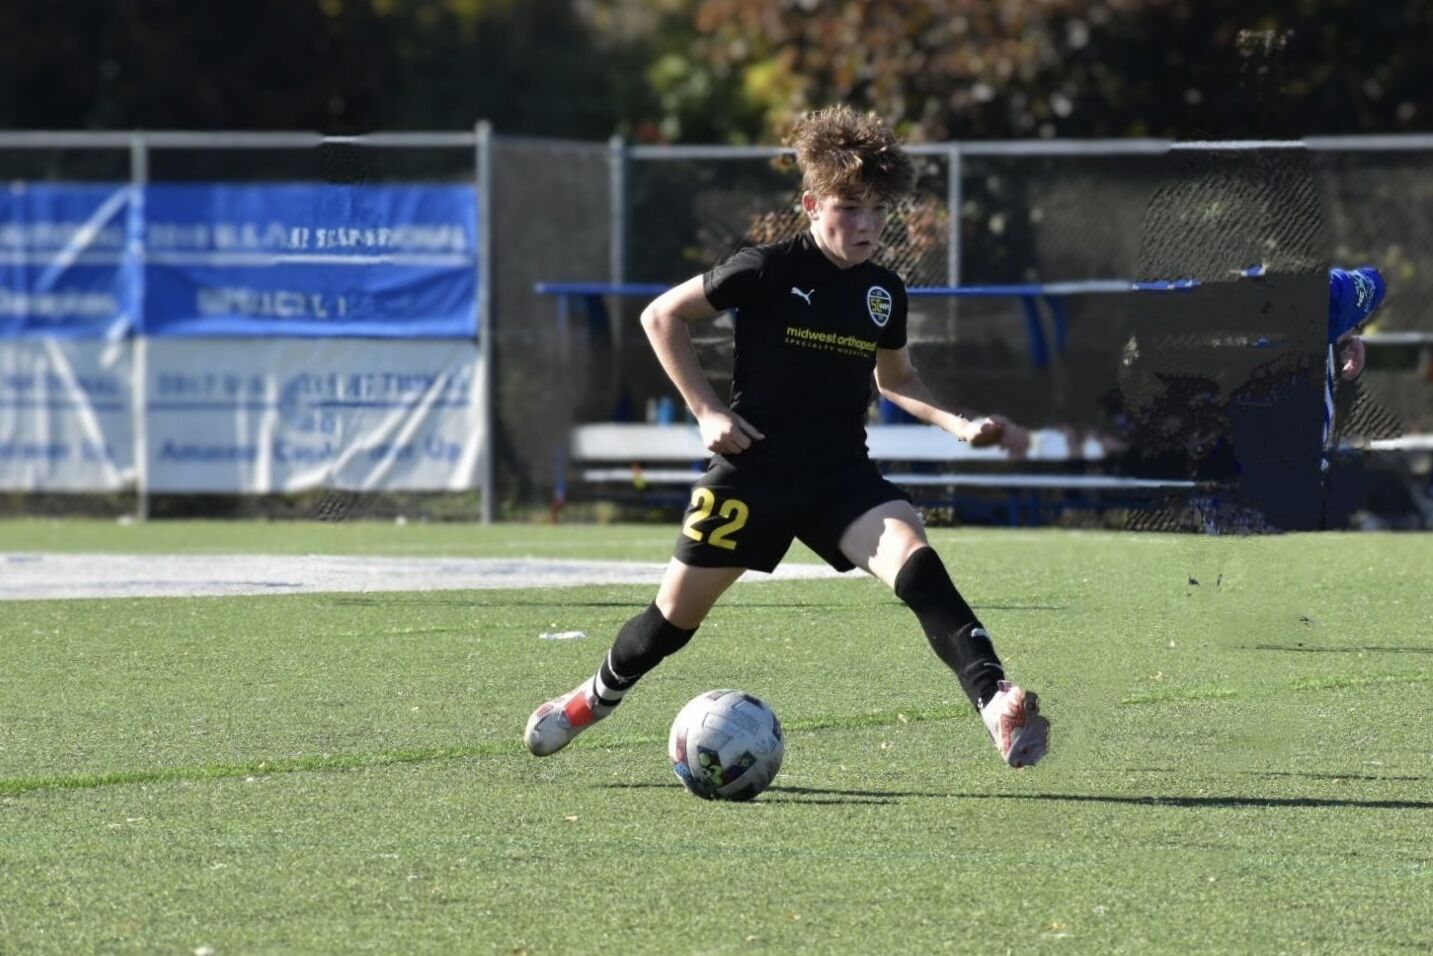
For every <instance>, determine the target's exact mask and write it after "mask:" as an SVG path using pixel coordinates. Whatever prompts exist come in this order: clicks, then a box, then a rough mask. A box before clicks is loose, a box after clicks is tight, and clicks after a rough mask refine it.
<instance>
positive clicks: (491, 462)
mask: <svg viewBox="0 0 1433 956" xmlns="http://www.w3.org/2000/svg"><path fill="white" fill-rule="evenodd" d="M476 132H477V142H476V145H475V146H474V154H473V175H474V179H475V185H476V187H477V198H478V303H477V310H478V348H479V356H480V359H481V365H482V383H481V388H482V394H481V396H480V399H481V401H482V403H483V449H482V473H481V475H479V478H478V483H479V493H480V494H481V495H482V503H481V508H482V511H481V518H482V523H483V524H492V523H493V520H494V518H495V517H496V515H497V508H496V505H495V503H494V501H493V495H494V494H495V491H496V487H497V461H496V460H495V450H496V448H497V440H496V432H497V422H498V416H497V408H496V407H495V402H496V399H497V394H498V389H497V383H496V381H495V380H496V370H495V368H494V367H493V354H494V351H495V348H494V346H495V344H496V342H495V339H496V331H497V330H496V329H494V328H493V202H492V195H493V125H492V123H490V122H488V121H487V120H482V121H481V122H479V123H478V125H477V127H476Z"/></svg>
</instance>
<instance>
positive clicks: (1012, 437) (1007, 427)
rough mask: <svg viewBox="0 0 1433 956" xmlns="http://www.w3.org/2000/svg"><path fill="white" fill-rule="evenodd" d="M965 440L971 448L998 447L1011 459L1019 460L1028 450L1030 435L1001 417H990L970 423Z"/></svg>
mask: <svg viewBox="0 0 1433 956" xmlns="http://www.w3.org/2000/svg"><path fill="white" fill-rule="evenodd" d="M965 440H966V441H967V442H969V443H970V447H971V448H988V447H990V446H991V445H999V446H1000V447H1001V448H1004V449H1005V450H1006V451H1008V452H1009V453H1010V456H1011V457H1012V458H1021V457H1023V456H1024V455H1025V452H1027V451H1028V450H1029V448H1030V433H1029V432H1027V431H1026V430H1025V429H1023V428H1021V427H1020V426H1019V425H1017V424H1015V423H1014V422H1012V421H1010V420H1009V419H1007V418H1005V417H1004V416H1003V415H990V416H987V417H986V418H981V419H978V420H976V421H974V422H972V423H971V427H970V430H969V432H968V433H967V434H966V436H965Z"/></svg>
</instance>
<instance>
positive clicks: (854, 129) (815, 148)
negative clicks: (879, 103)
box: [787, 105, 916, 203]
mask: <svg viewBox="0 0 1433 956" xmlns="http://www.w3.org/2000/svg"><path fill="white" fill-rule="evenodd" d="M787 143H788V145H790V146H793V147H795V149H796V165H797V166H798V167H800V169H801V188H802V189H805V190H808V191H810V192H812V193H815V194H816V195H818V196H838V197H840V198H842V199H865V198H869V197H874V198H877V199H880V200H883V201H886V202H892V203H894V202H897V201H899V200H901V199H904V198H905V197H906V196H908V195H910V194H911V192H913V191H914V189H915V183H916V168H915V164H914V163H913V162H911V158H910V156H909V155H907V154H906V152H905V150H903V149H901V141H900V140H899V139H898V138H897V137H896V134H895V132H893V131H892V130H891V128H890V127H889V126H887V125H886V123H885V121H884V120H882V119H881V118H880V117H879V116H877V115H876V114H875V113H864V114H863V113H858V112H856V111H855V110H854V109H852V108H851V107H849V106H845V105H841V106H828V107H826V108H825V109H822V110H815V111H813V112H810V113H807V114H806V115H805V116H803V117H801V118H800V119H799V120H797V121H796V125H795V126H793V127H792V129H791V135H790V136H789V137H788V138H787Z"/></svg>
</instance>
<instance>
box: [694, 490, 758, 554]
mask: <svg viewBox="0 0 1433 956" xmlns="http://www.w3.org/2000/svg"><path fill="white" fill-rule="evenodd" d="M691 508H692V512H691V514H689V515H687V520H686V521H683V522H682V534H684V535H686V536H687V537H688V538H691V539H692V540H693V541H700V540H702V533H701V532H700V531H698V530H697V525H699V524H701V523H702V522H703V521H705V520H707V519H708V518H710V517H711V516H712V511H713V510H715V511H716V513H717V514H718V515H719V516H721V517H723V518H727V519H729V520H728V521H727V523H726V524H723V525H718V526H717V527H716V529H715V530H713V531H712V533H711V537H709V538H708V539H707V543H708V544H710V545H712V546H714V547H718V548H725V549H726V550H728V551H734V550H736V542H735V541H733V540H731V536H732V535H734V534H736V533H737V532H738V531H740V530H741V529H742V528H744V527H746V519H747V517H748V516H749V515H750V514H751V509H750V508H748V507H747V506H746V502H745V501H741V500H739V499H737V498H728V499H726V500H725V501H723V502H722V503H721V507H717V501H716V495H714V494H712V493H711V489H709V488H693V489H692V503H691Z"/></svg>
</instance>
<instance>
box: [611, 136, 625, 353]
mask: <svg viewBox="0 0 1433 956" xmlns="http://www.w3.org/2000/svg"><path fill="white" fill-rule="evenodd" d="M607 187H608V196H609V202H610V203H611V206H612V220H611V233H610V238H609V239H608V242H609V243H611V248H610V249H609V250H608V252H609V255H610V256H611V261H610V263H609V266H608V277H607V278H608V281H609V282H611V283H612V284H613V285H621V284H622V283H624V282H626V281H627V143H626V141H625V140H623V139H622V137H621V136H613V137H612V138H611V139H609V140H608V141H607ZM621 354H622V316H621V314H620V312H619V313H615V314H614V316H613V321H612V355H613V359H614V361H616V360H617V357H618V356H620V355H621Z"/></svg>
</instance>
